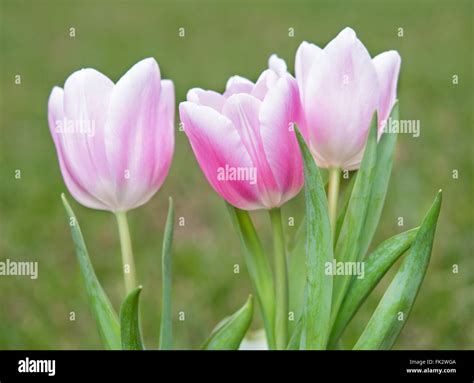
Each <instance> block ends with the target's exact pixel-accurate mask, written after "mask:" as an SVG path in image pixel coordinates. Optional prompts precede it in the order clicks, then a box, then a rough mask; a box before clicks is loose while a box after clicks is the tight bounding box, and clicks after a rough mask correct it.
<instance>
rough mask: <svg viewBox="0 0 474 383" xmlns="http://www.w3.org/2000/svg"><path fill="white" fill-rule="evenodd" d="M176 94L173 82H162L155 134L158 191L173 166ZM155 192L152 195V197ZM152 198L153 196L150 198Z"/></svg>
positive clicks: (155, 179) (155, 181)
mask: <svg viewBox="0 0 474 383" xmlns="http://www.w3.org/2000/svg"><path fill="white" fill-rule="evenodd" d="M175 103H176V98H175V93H174V85H173V82H172V81H171V80H162V81H161V95H160V104H159V106H158V116H159V122H158V128H157V130H156V132H155V134H156V136H157V138H156V140H155V143H154V144H155V152H156V158H155V164H156V165H155V170H154V173H153V185H154V186H155V188H156V189H158V188H160V187H161V185H162V184H163V182H164V180H165V178H166V176H167V175H168V171H169V169H170V166H171V160H172V158H173V152H174V124H175V116H174V114H175ZM155 192H156V190H155ZM153 194H154V192H153V193H152V195H153ZM150 198H151V196H150Z"/></svg>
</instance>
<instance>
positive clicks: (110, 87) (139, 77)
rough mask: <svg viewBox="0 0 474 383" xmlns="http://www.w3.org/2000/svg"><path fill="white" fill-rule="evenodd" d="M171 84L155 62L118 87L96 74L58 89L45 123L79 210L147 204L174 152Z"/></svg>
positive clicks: (85, 73)
mask: <svg viewBox="0 0 474 383" xmlns="http://www.w3.org/2000/svg"><path fill="white" fill-rule="evenodd" d="M174 113H175V96H174V86H173V83H172V82H171V81H170V80H161V76H160V69H159V67H158V64H157V62H156V61H155V60H154V59H152V58H148V59H145V60H142V61H140V62H139V63H137V64H135V65H134V66H133V67H132V68H131V69H130V70H129V71H128V72H127V73H126V74H125V75H124V76H123V77H122V78H121V79H120V80H119V81H118V82H117V83H116V84H114V83H113V82H112V81H111V80H110V79H109V78H108V77H106V76H104V75H103V74H101V73H100V72H98V71H96V70H94V69H90V68H88V69H82V70H79V71H77V72H74V73H73V74H72V75H70V76H69V78H68V79H67V80H66V83H65V85H64V90H63V89H62V88H59V87H55V88H54V89H53V91H52V92H51V95H50V97H49V103H48V120H49V127H50V130H51V134H52V136H53V140H54V144H55V145H56V150H57V154H58V158H59V164H60V167H61V172H62V175H63V177H64V181H65V183H66V186H67V188H68V189H69V191H70V193H71V194H72V195H73V197H74V198H75V199H76V200H77V201H78V202H80V203H81V204H83V205H84V206H87V207H90V208H93V209H101V210H109V211H113V212H119V211H127V210H130V209H133V208H135V207H138V206H140V205H143V204H144V203H146V202H147V201H148V200H149V199H150V198H151V197H152V196H153V195H154V194H155V193H156V192H157V190H158V189H159V188H160V186H161V185H162V183H163V182H164V180H165V178H166V175H167V173H168V170H169V167H170V164H171V158H172V156H173V150H174Z"/></svg>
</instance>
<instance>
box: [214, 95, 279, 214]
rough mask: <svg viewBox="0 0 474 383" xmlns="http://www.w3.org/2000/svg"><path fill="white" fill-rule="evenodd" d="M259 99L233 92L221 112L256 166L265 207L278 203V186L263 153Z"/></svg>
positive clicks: (258, 183)
mask: <svg viewBox="0 0 474 383" xmlns="http://www.w3.org/2000/svg"><path fill="white" fill-rule="evenodd" d="M260 106H261V101H260V100H258V99H257V98H255V97H253V96H250V95H248V94H244V93H242V94H235V95H233V96H231V97H230V98H229V99H228V100H227V102H226V103H225V105H224V108H223V110H222V113H223V115H224V116H226V117H228V118H229V119H230V120H231V121H232V123H233V125H234V127H235V129H236V130H237V132H238V133H239V135H240V139H241V141H242V143H243V145H244V146H245V148H246V149H247V152H248V153H249V155H250V158H251V159H252V162H253V164H254V166H255V167H256V168H257V185H258V189H259V194H260V196H261V200H262V203H263V204H264V205H265V206H266V207H275V206H278V204H279V198H280V196H279V193H278V186H277V184H276V181H275V177H274V175H273V173H272V170H271V167H270V165H269V163H268V160H267V158H266V155H265V150H264V148H263V142H262V137H261V133H260V120H259V113H260Z"/></svg>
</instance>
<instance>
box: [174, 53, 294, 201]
mask: <svg viewBox="0 0 474 383" xmlns="http://www.w3.org/2000/svg"><path fill="white" fill-rule="evenodd" d="M187 100H188V101H187V102H182V103H181V104H180V106H179V112H180V117H181V121H182V122H183V123H184V131H185V132H186V134H187V136H188V138H189V140H190V142H191V146H192V149H193V151H194V154H195V155H196V158H197V160H198V162H199V165H200V166H201V169H202V171H203V172H204V174H205V176H206V178H207V180H208V181H209V183H210V184H211V186H212V187H213V188H214V190H215V191H216V192H217V193H219V194H220V195H221V196H222V197H223V198H224V199H225V200H226V201H227V202H229V203H230V204H232V205H234V206H236V207H238V208H241V209H245V210H256V209H271V208H275V207H279V206H281V205H283V204H284V203H285V202H286V201H288V200H289V199H291V198H293V197H294V196H295V195H296V194H297V193H298V192H299V191H300V189H301V187H302V185H303V170H302V163H301V157H300V155H299V149H298V144H297V141H296V138H295V133H294V131H293V125H292V123H293V122H295V121H297V117H298V112H299V96H298V89H297V84H296V81H295V79H294V78H293V77H292V76H290V75H289V74H288V72H287V70H286V64H285V62H284V61H283V60H281V59H279V58H278V57H277V56H275V55H273V56H272V57H270V60H269V69H267V70H265V71H264V72H263V73H262V74H261V75H260V77H259V78H258V80H257V82H256V83H255V84H254V83H253V82H251V81H249V80H247V79H245V78H242V77H239V76H234V77H231V78H230V79H229V81H228V82H227V86H226V90H225V92H224V94H223V95H221V94H219V93H216V92H214V91H210V90H209V91H206V90H202V89H191V90H190V91H189V92H188V94H187Z"/></svg>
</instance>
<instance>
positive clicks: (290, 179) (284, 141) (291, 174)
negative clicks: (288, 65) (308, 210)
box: [260, 74, 303, 206]
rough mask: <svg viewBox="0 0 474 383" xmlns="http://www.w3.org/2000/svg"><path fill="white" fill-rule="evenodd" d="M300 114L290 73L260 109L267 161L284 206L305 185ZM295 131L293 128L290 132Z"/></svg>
mask: <svg viewBox="0 0 474 383" xmlns="http://www.w3.org/2000/svg"><path fill="white" fill-rule="evenodd" d="M298 113H299V93H298V89H297V84H296V81H295V79H294V78H292V77H291V76H290V75H289V74H286V75H285V76H283V77H282V78H280V79H279V80H278V82H277V84H276V85H275V86H274V87H273V88H272V89H270V91H269V92H268V94H267V96H266V97H265V100H264V101H263V104H262V107H261V109H260V123H261V132H260V133H261V137H262V142H263V148H264V151H265V155H266V158H267V160H268V163H269V165H270V167H271V169H272V173H273V175H274V176H275V180H276V183H277V185H278V189H279V194H280V201H279V202H278V206H281V205H282V204H283V203H285V202H286V201H287V200H289V199H291V198H293V197H294V196H295V195H296V194H298V192H299V191H300V190H301V187H302V186H303V167H302V162H301V156H299V155H296V154H297V153H298V152H299V147H298V142H297V140H296V136H295V133H294V131H293V130H292V128H293V123H294V122H295V121H296V120H297V117H298ZM290 128H291V129H290Z"/></svg>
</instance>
